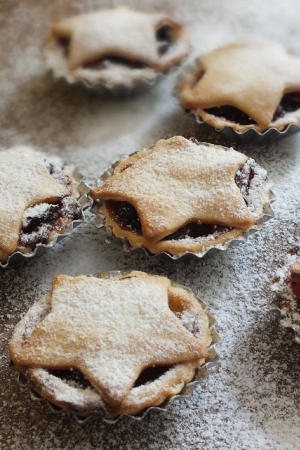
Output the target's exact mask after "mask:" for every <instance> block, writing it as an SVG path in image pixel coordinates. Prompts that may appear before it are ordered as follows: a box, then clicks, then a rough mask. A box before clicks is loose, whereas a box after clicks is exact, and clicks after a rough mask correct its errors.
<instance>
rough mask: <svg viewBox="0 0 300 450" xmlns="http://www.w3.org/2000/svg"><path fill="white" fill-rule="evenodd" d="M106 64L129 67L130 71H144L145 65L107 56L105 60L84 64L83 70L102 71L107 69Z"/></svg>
mask: <svg viewBox="0 0 300 450" xmlns="http://www.w3.org/2000/svg"><path fill="white" fill-rule="evenodd" d="M107 63H108V64H114V65H120V66H126V67H130V68H131V69H145V67H147V66H146V64H144V63H142V62H140V61H135V60H131V59H127V58H121V57H120V56H109V57H105V58H100V59H98V60H96V61H93V62H90V63H86V64H84V66H83V68H84V69H93V70H104V69H106V68H107Z"/></svg>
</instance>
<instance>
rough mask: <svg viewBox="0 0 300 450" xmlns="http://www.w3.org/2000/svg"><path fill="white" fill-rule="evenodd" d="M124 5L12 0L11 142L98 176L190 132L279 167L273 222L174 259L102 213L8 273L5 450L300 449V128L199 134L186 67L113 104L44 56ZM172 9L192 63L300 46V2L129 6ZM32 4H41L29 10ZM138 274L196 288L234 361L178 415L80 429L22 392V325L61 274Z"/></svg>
mask: <svg viewBox="0 0 300 450" xmlns="http://www.w3.org/2000/svg"><path fill="white" fill-rule="evenodd" d="M117 3H118V2H117V1H115V0H112V1H108V0H102V1H101V2H99V0H87V1H85V2H82V1H79V0H74V1H72V2H71V1H68V0H66V1H64V2H62V1H61V0H52V1H51V2H49V1H46V0H40V1H35V0H32V1H30V2H16V1H11V2H1V4H0V8H1V11H3V12H4V13H5V20H3V21H2V23H1V28H0V34H1V37H2V39H1V40H0V46H1V49H2V55H1V56H2V64H1V69H0V70H1V75H2V78H1V87H0V89H1V94H2V97H1V103H0V108H1V113H2V114H1V119H0V127H1V146H2V148H9V147H11V146H13V145H16V144H27V145H32V146H34V147H35V148H43V149H44V150H45V151H47V152H48V153H50V152H53V153H55V154H57V155H61V156H62V159H63V160H64V161H68V162H71V163H73V164H74V165H75V166H76V167H78V169H79V170H80V171H81V172H82V173H83V174H84V175H86V176H87V179H88V181H89V182H90V183H95V180H96V179H98V178H99V176H100V175H101V173H103V172H104V170H105V169H106V167H107V166H108V165H109V164H110V163H111V162H112V161H115V160H117V159H119V158H120V156H121V155H124V154H129V153H131V152H134V151H136V150H141V149H142V148H147V147H149V146H150V145H153V143H154V142H155V141H157V140H158V139H160V138H162V137H169V136H173V135H176V134H184V136H186V137H191V136H196V137H197V138H198V140H199V141H208V142H213V143H220V144H224V145H227V146H230V145H232V146H233V147H234V148H235V149H237V150H240V151H242V152H243V153H245V154H246V155H247V156H249V157H251V158H253V159H255V161H256V162H257V163H258V164H259V165H261V166H262V167H264V168H265V169H267V171H268V174H269V176H270V178H271V179H272V180H273V181H274V192H275V195H276V201H275V202H274V204H273V206H272V207H273V209H274V212H275V217H274V219H271V220H270V221H269V222H268V223H266V224H265V226H264V227H263V229H262V230H261V231H260V232H258V233H255V234H253V235H252V236H251V237H250V238H249V239H248V240H247V241H245V242H244V243H242V244H241V245H239V246H237V247H235V248H230V249H229V250H227V251H226V252H222V253H220V252H218V253H216V254H213V253H209V254H207V255H206V256H205V257H204V258H203V259H200V260H198V259H195V258H190V259H180V260H178V261H170V260H169V259H165V258H163V259H161V258H152V259H148V258H146V256H145V254H144V253H142V252H133V253H130V254H126V253H124V252H123V251H122V249H121V248H120V247H119V246H118V245H110V246H108V245H107V244H105V242H104V236H103V233H101V230H100V232H99V230H97V229H96V228H95V227H94V225H93V217H92V216H89V217H88V221H87V222H86V223H85V224H83V225H80V228H78V229H76V230H75V232H74V233H73V234H72V236H71V237H70V238H67V239H65V240H63V241H62V242H61V243H60V244H59V245H58V246H56V247H55V248H54V249H53V250H50V251H48V252H47V254H44V255H41V256H40V257H38V259H35V258H33V259H31V260H28V261H26V262H23V263H22V264H20V265H18V266H11V267H9V268H8V270H5V271H4V270H3V271H2V272H1V274H0V277H1V299H0V302H1V308H0V323H1V325H0V348H1V350H2V352H1V356H2V357H1V360H0V364H1V371H0V382H1V389H0V414H1V421H0V438H1V440H0V447H2V448H5V449H9V450H20V449H32V450H41V449H42V450H46V449H47V450H54V449H57V450H58V449H59V450H61V449H64V450H82V449H85V450H91V449H97V450H116V449H118V450H119V449H120V450H125V449H126V450H128V449H130V450H141V449H146V448H147V449H151V450H161V449H172V450H200V449H201V450H202V449H205V450H232V449H236V450H258V449H259V450H295V449H297V448H299V443H300V413H299V411H300V386H299V367H300V347H299V345H298V344H297V343H295V342H294V341H293V336H292V335H290V334H289V333H288V332H287V331H286V330H284V329H282V327H281V326H280V324H279V319H278V316H277V315H275V314H274V313H272V312H270V310H269V307H268V305H269V302H270V301H272V300H273V299H274V297H275V294H274V292H272V291H271V290H270V284H271V281H272V280H273V278H274V277H275V275H276V271H277V267H278V266H280V265H282V263H283V261H284V260H285V258H286V255H287V253H288V252H289V250H290V249H292V248H294V247H295V246H297V245H299V244H300V242H299V241H300V239H299V222H300V210H299V192H300V179H299V167H300V154H299V148H300V136H299V135H295V136H291V137H289V138H287V139H282V140H278V141H274V142H273V143H267V142H265V143H263V144H260V145H251V143H249V144H242V143H238V144H236V143H234V142H228V141H227V140H226V141H225V138H224V137H223V138H222V137H221V136H219V135H218V134H216V133H215V132H213V131H212V130H205V129H203V128H199V127H198V126H197V124H195V122H194V120H193V118H192V117H189V116H188V115H184V113H183V111H182V110H181V109H180V108H179V106H178V105H177V103H176V100H175V99H174V98H173V97H172V91H173V88H174V82H175V79H176V77H177V73H178V72H173V73H172V74H170V76H168V77H166V78H165V79H164V80H162V83H161V84H160V85H157V86H156V87H155V89H153V90H152V91H149V92H148V93H146V94H144V95H143V96H141V97H135V98H130V99H127V100H124V99H123V100H118V99H111V100H107V99H106V100H105V99H100V98H99V97H97V96H96V95H94V94H92V93H91V92H86V91H84V90H82V89H79V90H74V89H71V87H69V86H67V85H65V84H64V83H62V82H60V81H52V79H51V78H50V77H49V76H46V75H45V73H44V66H43V61H42V58H41V47H42V43H43V42H45V40H46V35H47V30H48V27H49V26H50V23H51V22H55V21H58V20H62V19H64V18H66V17H67V16H70V15H72V14H78V13H81V12H90V11H92V10H93V9H95V8H96V7H99V6H101V7H102V6H113V5H116V4H117ZM122 3H125V4H126V5H130V6H137V7H138V8H144V9H150V10H151V11H159V12H165V11H167V12H168V13H170V14H172V15H173V16H175V17H179V19H180V20H181V21H183V22H184V23H185V24H186V25H187V27H188V30H189V32H190V35H191V39H192V43H193V48H192V53H191V55H190V57H189V60H190V61H192V60H193V59H194V58H195V57H196V56H198V55H199V54H203V53H205V52H207V51H209V50H211V49H213V48H214V47H216V46H219V45H223V44H224V43H226V42H231V41H233V40H235V39H243V40H244V39H246V38H252V37H253V38H254V37H257V35H258V34H260V35H264V36H265V37H269V38H271V39H276V40H277V41H279V42H281V43H283V44H284V45H286V46H287V47H288V48H291V49H292V50H293V51H294V52H296V53H298V54H299V42H300V28H299V16H300V4H299V2H298V1H297V0H286V1H285V2H281V1H279V0H273V1H272V2H261V1H258V0H253V1H251V2H224V1H223V0H214V1H213V2H183V1H180V0H152V1H151V2H147V3H146V2H141V1H137V0H128V1H125V0H124V2H122ZM29 4H30V7H29ZM116 269H122V270H130V269H138V270H144V271H148V272H150V273H153V274H163V275H166V276H169V277H170V278H171V279H173V280H175V281H176V282H178V283H180V284H183V285H187V286H189V287H190V288H192V290H193V291H194V292H195V293H196V294H197V295H198V296H199V297H200V298H201V299H203V300H204V301H205V302H206V303H207V304H208V308H209V310H210V311H211V312H212V313H213V315H214V316H215V317H216V319H217V321H218V327H217V330H218V332H219V334H220V335H221V337H222V341H221V343H220V344H219V346H218V353H219V354H220V357H221V365H220V366H219V367H217V368H215V369H214V370H213V371H212V373H211V374H210V378H209V383H208V384H207V385H206V386H199V387H198V388H197V389H196V390H195V392H194V394H193V396H192V397H191V398H189V399H186V400H184V399H181V400H178V401H176V402H175V403H174V404H173V405H172V407H171V408H170V409H169V411H168V412H167V413H166V414H158V413H154V412H153V413H151V412H150V413H149V414H148V415H147V416H146V417H145V418H144V419H143V420H142V422H135V421H133V420H132V419H123V420H120V421H119V422H118V423H117V424H115V425H108V424H105V423H102V422H101V421H95V422H91V423H87V424H85V425H84V426H83V427H80V426H79V425H78V424H77V423H76V421H75V419H74V418H73V417H70V416H69V415H67V414H55V413H53V412H51V411H50V410H49V408H48V405H47V404H45V403H44V402H34V401H32V399H31V398H30V395H29V393H28V390H27V388H20V386H19V385H18V383H17V381H16V378H15V376H14V372H13V371H12V369H11V368H10V367H9V358H8V351H7V344H8V340H9V338H10V336H11V334H12V331H13V328H14V325H15V324H16V323H17V322H18V321H19V320H20V317H21V316H22V315H23V314H24V312H25V311H27V310H28V308H29V307H30V306H31V304H32V303H33V302H35V301H36V300H37V299H39V298H40V297H41V295H42V294H43V293H45V292H46V291H47V290H48V289H49V286H50V283H51V279H52V277H53V275H55V274H57V273H67V274H69V275H78V274H80V273H84V274H92V273H96V272H98V271H99V272H100V271H107V270H116Z"/></svg>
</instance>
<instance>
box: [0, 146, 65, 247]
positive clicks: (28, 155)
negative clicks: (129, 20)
mask: <svg viewBox="0 0 300 450" xmlns="http://www.w3.org/2000/svg"><path fill="white" fill-rule="evenodd" d="M0 173H1V177H0V189H1V197H0V250H1V251H2V252H4V253H6V254H11V253H12V252H13V251H15V250H16V248H17V247H18V241H19V233H20V228H21V222H22V217H23V214H24V211H25V210H26V209H27V208H29V207H30V206H33V205H35V204H37V203H41V202H52V201H55V200H58V199H59V198H61V197H65V196H66V195H68V193H69V192H68V190H67V189H66V188H65V187H64V186H62V185H61V184H59V183H58V182H57V181H55V180H54V178H53V177H51V175H50V174H49V172H48V171H47V169H46V168H45V166H44V165H43V164H42V163H41V162H40V161H39V160H38V159H37V158H36V156H35V153H34V151H33V150H32V149H30V148H28V147H14V148H12V149H10V150H6V151H2V152H0Z"/></svg>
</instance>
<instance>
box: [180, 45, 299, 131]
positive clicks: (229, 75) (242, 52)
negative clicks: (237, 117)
mask: <svg viewBox="0 0 300 450" xmlns="http://www.w3.org/2000/svg"><path fill="white" fill-rule="evenodd" d="M200 65H201V67H200V71H199V76H200V74H202V72H203V75H202V76H201V77H200V79H199V80H196V79H195V77H192V76H187V78H186V80H183V83H182V92H181V98H182V102H183V105H184V106H185V107H186V108H188V109H193V110H197V109H206V108H212V107H216V106H224V105H230V106H234V107H236V108H238V109H240V110H241V111H243V112H244V113H246V114H248V116H249V117H251V118H252V119H253V120H255V121H256V122H257V124H258V125H259V126H260V127H261V129H262V130H264V129H266V128H267V127H268V126H269V124H270V122H271V121H272V118H273V116H274V113H275V111H276V108H277V106H278V105H279V103H280V101H281V98H282V97H283V95H284V94H286V93H290V92H298V91H299V90H300V58H299V57H296V56H293V55H291V54H290V53H288V52H287V51H286V50H285V48H284V47H283V46H282V45H281V44H279V43H275V42H271V41H265V40H257V41H253V42H237V43H232V44H228V45H226V46H224V47H220V48H218V49H216V50H213V51H211V52H210V53H207V54H206V55H204V56H202V57H201V58H200ZM192 78H193V79H192Z"/></svg>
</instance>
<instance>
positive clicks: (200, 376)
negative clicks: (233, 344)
mask: <svg viewBox="0 0 300 450" xmlns="http://www.w3.org/2000/svg"><path fill="white" fill-rule="evenodd" d="M131 272H132V271H130V270H126V271H121V270H115V271H109V272H100V273H98V274H94V275H91V276H93V277H99V278H114V277H116V276H126V275H128V274H129V273H131ZM171 283H172V285H175V286H178V287H181V288H183V289H185V290H186V291H188V292H190V293H191V294H192V295H193V296H194V297H195V298H196V299H197V300H198V301H199V303H200V304H201V306H202V308H203V311H204V312H205V314H206V316H207V318H208V322H209V330H210V336H211V343H210V345H209V347H208V356H207V358H205V362H204V364H202V366H200V367H198V368H197V369H196V371H195V376H194V378H193V379H192V380H191V381H190V382H189V383H187V384H186V385H185V386H184V387H183V389H182V391H181V392H180V393H179V394H175V395H173V396H170V397H169V398H168V399H166V400H165V401H164V402H163V403H162V404H161V405H159V406H150V407H149V408H146V409H145V410H144V411H143V412H141V413H139V414H136V415H132V414H126V415H125V414H121V415H119V416H117V417H115V418H113V419H106V418H104V417H101V415H100V414H97V413H95V414H92V415H90V416H88V417H84V418H82V417H78V416H76V415H75V414H73V416H74V417H75V419H76V421H77V422H78V423H79V424H80V425H84V424H86V423H87V422H90V421H91V420H92V419H99V418H100V419H101V420H103V421H104V422H106V423H108V424H115V423H117V422H118V421H119V420H120V419H122V418H124V417H129V418H130V419H133V420H136V421H141V420H143V419H144V417H145V416H146V415H147V414H148V413H149V412H150V411H158V412H166V411H167V410H168V409H169V408H170V406H171V405H172V404H173V403H174V401H175V400H176V399H180V398H189V397H191V396H192V394H193V391H194V388H195V387H196V386H198V385H199V384H206V383H207V381H208V377H209V369H210V368H211V367H214V366H216V365H218V364H219V355H218V353H217V351H216V348H215V347H216V345H217V344H218V343H219V342H220V341H221V338H220V336H219V334H218V332H217V331H216V330H215V326H216V325H217V321H216V319H215V317H214V316H213V315H212V314H211V313H210V312H209V311H207V309H206V308H207V305H206V303H205V302H204V301H203V300H201V299H199V298H198V296H196V295H195V294H194V293H193V291H192V290H191V289H189V288H187V287H186V286H183V285H180V284H178V283H175V282H173V281H172V280H171ZM10 364H11V366H12V367H13V368H14V369H16V371H17V377H18V383H19V385H20V386H22V387H25V386H26V387H27V388H28V389H29V392H30V396H31V399H32V400H37V401H45V402H46V403H47V404H48V406H49V408H50V410H51V411H52V412H54V413H57V414H62V413H63V412H64V410H63V409H62V408H60V407H58V406H57V405H55V404H53V403H51V402H49V401H48V400H46V399H44V398H43V397H41V396H40V395H39V394H38V393H37V392H35V391H34V390H33V389H31V388H30V387H29V386H28V384H27V381H26V380H25V378H24V375H23V374H22V372H20V371H19V370H18V369H17V368H16V367H15V366H14V364H13V362H12V361H11V363H10ZM70 414H71V413H70Z"/></svg>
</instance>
